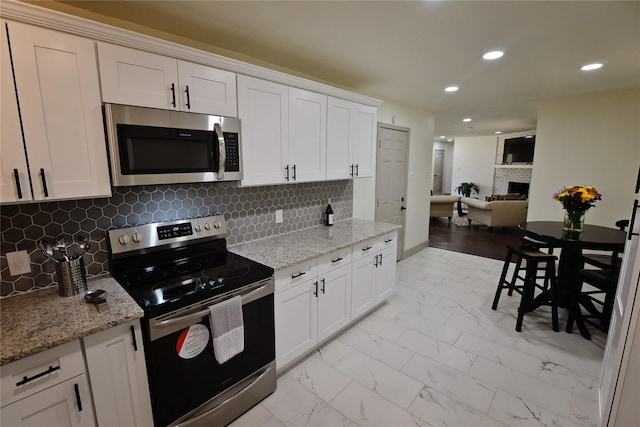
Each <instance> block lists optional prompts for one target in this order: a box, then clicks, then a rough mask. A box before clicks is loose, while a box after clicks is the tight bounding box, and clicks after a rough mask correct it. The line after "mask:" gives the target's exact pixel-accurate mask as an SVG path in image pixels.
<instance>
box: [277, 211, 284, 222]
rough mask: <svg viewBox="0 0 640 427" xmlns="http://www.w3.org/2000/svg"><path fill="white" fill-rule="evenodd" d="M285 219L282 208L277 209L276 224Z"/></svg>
mask: <svg viewBox="0 0 640 427" xmlns="http://www.w3.org/2000/svg"><path fill="white" fill-rule="evenodd" d="M283 220H284V214H283V213H282V209H276V224H280V223H281V222H282V221H283Z"/></svg>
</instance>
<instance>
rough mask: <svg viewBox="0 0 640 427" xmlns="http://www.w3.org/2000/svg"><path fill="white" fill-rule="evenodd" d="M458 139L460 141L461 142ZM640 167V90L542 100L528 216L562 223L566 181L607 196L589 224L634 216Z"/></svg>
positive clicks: (589, 216) (590, 216) (590, 213)
mask: <svg viewBox="0 0 640 427" xmlns="http://www.w3.org/2000/svg"><path fill="white" fill-rule="evenodd" d="M456 143H457V141H456ZM638 166H640V90H634V91H619V92H609V93H602V94H595V95H586V96H577V97H571V98H562V99H553V100H546V101H542V102H540V104H539V106H538V127H537V137H536V154H535V164H534V167H533V174H532V177H531V188H530V194H529V212H528V217H527V220H529V221H538V220H543V221H544V220H547V221H559V220H560V219H561V218H562V215H563V213H562V208H561V206H560V204H559V202H557V201H555V200H553V199H552V194H553V192H554V191H556V190H557V189H559V188H560V187H562V186H564V185H592V186H594V187H595V188H596V189H597V190H598V191H599V192H600V193H601V194H602V200H601V201H599V202H597V203H596V207H595V208H592V209H590V210H589V211H588V212H587V215H586V218H585V222H586V223H587V224H595V225H602V226H609V227H610V226H613V224H614V222H615V221H616V220H618V219H622V218H628V217H629V214H630V211H631V196H632V194H633V192H634V188H635V181H636V177H637V174H638Z"/></svg>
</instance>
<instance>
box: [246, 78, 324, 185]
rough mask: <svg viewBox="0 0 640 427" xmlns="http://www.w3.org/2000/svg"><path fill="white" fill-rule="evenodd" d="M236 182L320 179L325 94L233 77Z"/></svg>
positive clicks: (322, 159)
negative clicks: (239, 175)
mask: <svg viewBox="0 0 640 427" xmlns="http://www.w3.org/2000/svg"><path fill="white" fill-rule="evenodd" d="M238 117H240V120H242V156H241V157H242V162H243V170H244V179H243V180H242V185H264V184H281V183H286V182H307V181H322V180H324V179H326V147H327V145H326V144H327V134H326V128H327V96H326V95H321V94H318V93H315V92H310V91H306V90H302V89H296V88H291V87H287V86H284V85H281V84H278V83H273V82H269V81H265V80H260V79H256V78H253V77H247V76H242V75H239V76H238Z"/></svg>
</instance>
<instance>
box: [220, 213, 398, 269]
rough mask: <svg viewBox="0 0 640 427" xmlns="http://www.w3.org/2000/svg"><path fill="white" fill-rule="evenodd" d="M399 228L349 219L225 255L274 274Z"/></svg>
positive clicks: (248, 244) (248, 245)
mask: <svg viewBox="0 0 640 427" xmlns="http://www.w3.org/2000/svg"><path fill="white" fill-rule="evenodd" d="M400 227H401V226H399V225H396V224H389V223H384V222H377V221H371V220H364V219H357V218H351V219H347V220H342V221H337V222H336V223H335V224H334V225H332V226H331V227H326V226H318V227H313V228H308V229H305V230H299V231H294V232H291V233H286V234H280V235H278V236H273V237H267V238H265V239H260V240H255V241H251V242H245V243H241V244H238V245H234V246H231V247H229V248H228V249H229V251H230V252H233V253H235V254H237V255H241V256H244V257H246V258H249V259H252V260H254V261H256V262H259V263H262V264H265V265H268V266H269V267H272V268H273V269H274V270H275V271H276V272H277V271H279V270H284V269H286V268H289V267H293V266H295V265H298V264H301V263H304V262H306V261H308V260H310V259H314V258H318V257H321V256H324V255H327V254H329V253H332V252H335V251H337V250H340V249H344V248H347V247H350V246H353V245H356V244H358V243H360V242H363V241H365V240H369V239H372V238H375V237H379V236H382V235H385V234H387V233H390V232H393V231H395V230H398V229H399V228H400Z"/></svg>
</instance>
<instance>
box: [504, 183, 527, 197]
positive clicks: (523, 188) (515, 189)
mask: <svg viewBox="0 0 640 427" xmlns="http://www.w3.org/2000/svg"><path fill="white" fill-rule="evenodd" d="M507 191H508V192H509V193H519V194H524V195H526V196H527V199H528V198H529V183H528V182H513V181H509V189H508V190H507Z"/></svg>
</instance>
